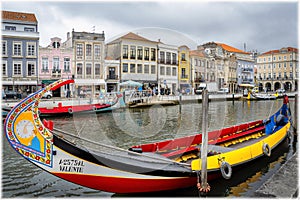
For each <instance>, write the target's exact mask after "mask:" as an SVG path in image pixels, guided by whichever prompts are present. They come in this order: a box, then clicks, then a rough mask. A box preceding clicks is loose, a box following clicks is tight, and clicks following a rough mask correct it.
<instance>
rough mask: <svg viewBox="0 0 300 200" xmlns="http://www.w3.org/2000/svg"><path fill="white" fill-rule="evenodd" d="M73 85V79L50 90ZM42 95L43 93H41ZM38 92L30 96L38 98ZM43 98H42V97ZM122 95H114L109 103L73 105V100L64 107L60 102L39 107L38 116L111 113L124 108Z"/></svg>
mask: <svg viewBox="0 0 300 200" xmlns="http://www.w3.org/2000/svg"><path fill="white" fill-rule="evenodd" d="M70 83H74V80H73V79H70V80H67V81H64V82H62V83H61V84H60V85H58V86H56V87H55V88H52V89H51V90H56V89H57V88H59V87H61V86H62V85H66V84H70ZM43 94H44V93H43ZM38 95H39V91H37V92H35V93H33V94H32V96H34V97H36V98H37V97H38ZM42 97H43V96H42ZM122 97H123V95H122V94H121V93H119V94H116V98H114V99H113V100H112V101H111V102H106V103H80V101H79V103H75V100H72V101H71V102H72V103H74V104H67V105H64V104H63V103H62V102H58V103H57V105H56V104H55V105H51V106H39V116H42V117H49V116H57V115H73V114H79V113H91V112H93V113H99V112H106V111H111V110H114V109H116V108H120V107H125V102H124V99H123V98H122Z"/></svg>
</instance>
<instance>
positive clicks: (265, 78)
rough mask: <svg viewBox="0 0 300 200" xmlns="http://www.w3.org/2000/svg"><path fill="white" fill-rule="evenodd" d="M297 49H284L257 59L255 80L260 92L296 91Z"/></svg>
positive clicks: (267, 53)
mask: <svg viewBox="0 0 300 200" xmlns="http://www.w3.org/2000/svg"><path fill="white" fill-rule="evenodd" d="M298 73H299V71H298V49H296V48H293V47H284V48H281V49H279V50H272V51H268V52H265V53H262V54H261V55H259V56H258V57H257V74H256V80H257V82H258V86H259V89H260V90H265V91H266V90H268V91H276V90H278V89H285V91H295V90H297V77H298Z"/></svg>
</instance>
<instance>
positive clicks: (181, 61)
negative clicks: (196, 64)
mask: <svg viewBox="0 0 300 200" xmlns="http://www.w3.org/2000/svg"><path fill="white" fill-rule="evenodd" d="M178 82H179V89H180V92H182V93H184V94H186V93H187V94H188V93H189V94H191V93H192V91H191V89H192V88H191V71H190V49H189V47H187V46H185V45H183V46H180V47H178Z"/></svg>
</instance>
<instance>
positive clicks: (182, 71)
mask: <svg viewBox="0 0 300 200" xmlns="http://www.w3.org/2000/svg"><path fill="white" fill-rule="evenodd" d="M181 78H187V76H186V75H185V68H181Z"/></svg>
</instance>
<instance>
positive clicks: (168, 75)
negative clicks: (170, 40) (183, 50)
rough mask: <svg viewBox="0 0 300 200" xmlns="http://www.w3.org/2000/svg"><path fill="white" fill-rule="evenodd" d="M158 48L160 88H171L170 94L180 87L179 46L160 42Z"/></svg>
mask: <svg viewBox="0 0 300 200" xmlns="http://www.w3.org/2000/svg"><path fill="white" fill-rule="evenodd" d="M157 49H158V66H157V68H158V72H157V77H158V78H157V80H158V90H159V91H160V89H161V88H162V89H170V94H174V93H175V92H176V90H177V89H178V76H177V74H178V47H176V46H173V45H167V44H163V43H161V42H159V43H158V45H157Z"/></svg>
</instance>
